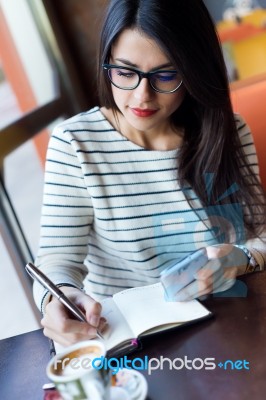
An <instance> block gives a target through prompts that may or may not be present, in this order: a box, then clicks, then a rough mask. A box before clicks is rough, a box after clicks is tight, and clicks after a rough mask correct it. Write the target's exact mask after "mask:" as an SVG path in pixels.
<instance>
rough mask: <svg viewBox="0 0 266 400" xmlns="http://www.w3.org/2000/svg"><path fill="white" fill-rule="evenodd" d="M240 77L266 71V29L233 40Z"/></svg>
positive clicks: (233, 50) (233, 53) (243, 77)
mask: <svg viewBox="0 0 266 400" xmlns="http://www.w3.org/2000/svg"><path fill="white" fill-rule="evenodd" d="M232 55H233V58H234V61H235V65H236V67H237V71H238V76H239V79H245V78H249V77H251V76H255V75H257V74H262V73H264V72H266V31H265V32H261V33H258V34H257V35H253V36H251V37H248V38H245V39H242V40H239V41H237V42H232Z"/></svg>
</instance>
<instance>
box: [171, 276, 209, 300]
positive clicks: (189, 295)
mask: <svg viewBox="0 0 266 400" xmlns="http://www.w3.org/2000/svg"><path fill="white" fill-rule="evenodd" d="M206 293H208V286H207V285H206V284H205V281H199V280H195V281H193V282H191V283H190V284H189V285H187V286H186V287H185V288H183V289H182V290H180V291H179V292H178V293H176V295H175V296H174V300H175V301H188V300H192V299H194V298H196V297H199V296H201V295H203V294H206Z"/></svg>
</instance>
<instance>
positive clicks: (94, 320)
mask: <svg viewBox="0 0 266 400" xmlns="http://www.w3.org/2000/svg"><path fill="white" fill-rule="evenodd" d="M89 322H90V324H91V325H92V326H95V327H97V326H98V325H99V322H100V316H99V315H92V316H91V317H90V321H89Z"/></svg>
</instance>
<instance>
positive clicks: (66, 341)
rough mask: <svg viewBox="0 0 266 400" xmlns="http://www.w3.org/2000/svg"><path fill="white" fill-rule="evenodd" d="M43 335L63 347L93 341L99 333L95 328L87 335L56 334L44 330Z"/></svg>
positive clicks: (50, 330)
mask: <svg viewBox="0 0 266 400" xmlns="http://www.w3.org/2000/svg"><path fill="white" fill-rule="evenodd" d="M43 333H44V335H45V336H47V337H49V338H50V339H53V340H54V341H55V342H57V343H59V344H61V345H62V346H70V345H72V344H74V343H77V342H80V341H83V340H88V339H93V338H95V337H96V336H97V332H96V329H95V328H91V332H88V333H87V334H86V335H83V334H80V333H74V334H73V333H68V334H61V333H60V332H55V331H54V330H52V329H49V328H44V330H43Z"/></svg>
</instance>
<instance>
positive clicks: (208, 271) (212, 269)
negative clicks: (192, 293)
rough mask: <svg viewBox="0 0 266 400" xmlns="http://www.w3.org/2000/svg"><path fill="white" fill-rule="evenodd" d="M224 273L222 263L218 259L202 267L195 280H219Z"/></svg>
mask: <svg viewBox="0 0 266 400" xmlns="http://www.w3.org/2000/svg"><path fill="white" fill-rule="evenodd" d="M222 273H223V271H222V268H221V263H220V261H219V260H218V259H213V260H209V261H208V262H207V264H206V265H204V267H202V268H201V269H200V270H199V271H197V273H196V274H195V279H199V280H205V279H209V278H211V277H212V276H213V277H214V280H215V279H217V278H218V277H219V276H220V275H222Z"/></svg>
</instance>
